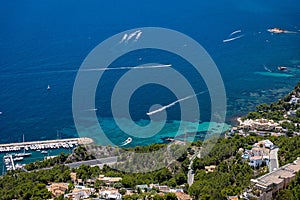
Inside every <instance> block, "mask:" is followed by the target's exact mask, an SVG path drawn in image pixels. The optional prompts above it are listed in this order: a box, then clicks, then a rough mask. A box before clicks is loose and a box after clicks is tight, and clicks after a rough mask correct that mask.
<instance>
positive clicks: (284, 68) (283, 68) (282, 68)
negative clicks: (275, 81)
mask: <svg viewBox="0 0 300 200" xmlns="http://www.w3.org/2000/svg"><path fill="white" fill-rule="evenodd" d="M278 69H279V70H281V71H286V70H287V67H284V66H279V67H278Z"/></svg>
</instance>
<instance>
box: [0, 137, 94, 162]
mask: <svg viewBox="0 0 300 200" xmlns="http://www.w3.org/2000/svg"><path fill="white" fill-rule="evenodd" d="M92 142H93V140H92V139H90V138H69V139H57V140H44V141H32V142H21V143H10V144H0V153H6V152H14V151H20V150H24V153H19V154H20V155H19V156H23V157H24V156H30V155H29V154H28V153H25V151H28V150H32V151H38V150H47V149H59V148H66V149H68V148H74V147H76V146H78V145H80V144H81V145H83V144H90V143H92Z"/></svg>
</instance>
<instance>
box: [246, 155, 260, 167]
mask: <svg viewBox="0 0 300 200" xmlns="http://www.w3.org/2000/svg"><path fill="white" fill-rule="evenodd" d="M262 164H263V157H262V156H252V157H250V163H249V165H250V166H251V167H259V166H261V165H262Z"/></svg>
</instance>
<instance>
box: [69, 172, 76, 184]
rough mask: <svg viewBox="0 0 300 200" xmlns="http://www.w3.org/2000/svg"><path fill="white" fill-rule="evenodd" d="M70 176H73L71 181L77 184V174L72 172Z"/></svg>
mask: <svg viewBox="0 0 300 200" xmlns="http://www.w3.org/2000/svg"><path fill="white" fill-rule="evenodd" d="M70 176H71V180H72V181H73V183H76V180H77V176H76V173H75V172H71V173H70Z"/></svg>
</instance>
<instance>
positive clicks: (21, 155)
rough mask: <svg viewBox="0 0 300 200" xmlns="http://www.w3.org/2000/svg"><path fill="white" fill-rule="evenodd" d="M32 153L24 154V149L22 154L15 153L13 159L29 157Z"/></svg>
mask: <svg viewBox="0 0 300 200" xmlns="http://www.w3.org/2000/svg"><path fill="white" fill-rule="evenodd" d="M24 141H25V139H24V134H23V143H24ZM31 154H32V153H26V152H25V147H24V152H23V153H16V154H14V156H15V157H26V156H31Z"/></svg>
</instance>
